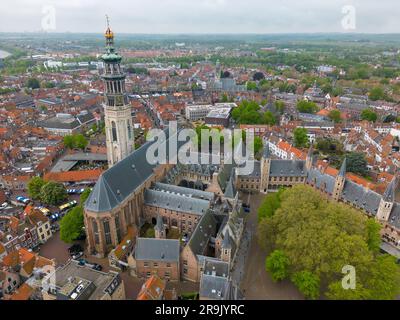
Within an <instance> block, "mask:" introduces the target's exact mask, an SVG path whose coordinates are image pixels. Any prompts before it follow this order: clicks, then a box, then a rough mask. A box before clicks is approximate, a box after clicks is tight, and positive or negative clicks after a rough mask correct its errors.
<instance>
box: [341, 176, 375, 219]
mask: <svg viewBox="0 0 400 320" xmlns="http://www.w3.org/2000/svg"><path fill="white" fill-rule="evenodd" d="M342 200H344V201H348V202H350V203H351V204H353V205H354V206H356V207H359V208H361V209H364V210H365V211H367V212H368V213H369V214H371V215H374V216H375V215H376V213H377V211H378V207H379V203H380V201H381V195H379V194H378V193H376V192H374V191H372V190H369V189H366V188H364V187H363V186H361V185H359V184H356V183H354V182H352V181H349V180H346V183H345V185H344V188H343V192H342Z"/></svg>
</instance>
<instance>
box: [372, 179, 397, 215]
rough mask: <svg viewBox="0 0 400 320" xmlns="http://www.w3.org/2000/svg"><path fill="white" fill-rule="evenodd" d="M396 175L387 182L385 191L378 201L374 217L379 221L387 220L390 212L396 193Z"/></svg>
mask: <svg viewBox="0 0 400 320" xmlns="http://www.w3.org/2000/svg"><path fill="white" fill-rule="evenodd" d="M396 180H397V179H396V177H394V178H393V180H392V181H391V182H390V183H389V185H388V186H387V188H386V191H385V193H384V194H383V196H382V198H381V201H380V203H379V207H378V211H377V213H376V218H377V219H378V220H379V221H388V220H389V217H390V213H391V212H392V209H393V205H394V201H395V194H396V184H397V183H396V182H397V181H396Z"/></svg>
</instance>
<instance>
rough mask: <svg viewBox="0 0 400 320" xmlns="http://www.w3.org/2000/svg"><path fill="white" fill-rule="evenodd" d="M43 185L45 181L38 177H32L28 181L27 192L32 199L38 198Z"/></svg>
mask: <svg viewBox="0 0 400 320" xmlns="http://www.w3.org/2000/svg"><path fill="white" fill-rule="evenodd" d="M44 185H45V182H44V180H43V179H42V178H40V177H33V178H31V179H30V180H29V182H28V194H29V196H30V197H31V198H32V199H34V200H37V199H40V194H41V193H40V192H41V189H42V187H43V186H44Z"/></svg>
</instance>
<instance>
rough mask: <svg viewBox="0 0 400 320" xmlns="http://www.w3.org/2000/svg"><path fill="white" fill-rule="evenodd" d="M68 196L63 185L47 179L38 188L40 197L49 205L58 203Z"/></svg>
mask: <svg viewBox="0 0 400 320" xmlns="http://www.w3.org/2000/svg"><path fill="white" fill-rule="evenodd" d="M67 198H68V194H67V190H66V189H65V187H64V185H62V184H61V183H58V182H54V181H49V182H47V183H46V184H45V185H43V187H42V188H41V190H40V199H41V200H42V201H43V202H44V203H46V204H49V205H58V204H60V203H61V202H63V201H65V200H66V199H67Z"/></svg>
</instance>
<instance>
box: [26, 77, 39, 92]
mask: <svg viewBox="0 0 400 320" xmlns="http://www.w3.org/2000/svg"><path fill="white" fill-rule="evenodd" d="M25 86H26V87H27V88H30V89H39V88H40V82H39V80H38V79H36V78H29V79H28V80H27V81H26V84H25Z"/></svg>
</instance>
